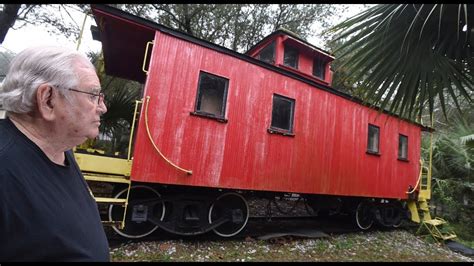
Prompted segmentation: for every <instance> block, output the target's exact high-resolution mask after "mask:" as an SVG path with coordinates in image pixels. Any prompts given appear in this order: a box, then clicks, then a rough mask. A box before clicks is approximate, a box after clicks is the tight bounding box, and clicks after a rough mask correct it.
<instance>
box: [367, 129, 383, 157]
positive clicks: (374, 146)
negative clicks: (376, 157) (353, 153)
mask: <svg viewBox="0 0 474 266" xmlns="http://www.w3.org/2000/svg"><path fill="white" fill-rule="evenodd" d="M379 138H380V128H379V127H378V126H374V125H371V124H369V137H368V141H367V152H368V153H372V154H379V151H380V150H379Z"/></svg>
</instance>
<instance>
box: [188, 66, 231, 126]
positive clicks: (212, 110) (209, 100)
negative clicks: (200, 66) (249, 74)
mask: <svg viewBox="0 0 474 266" xmlns="http://www.w3.org/2000/svg"><path fill="white" fill-rule="evenodd" d="M228 84H229V80H228V79H225V78H222V77H219V76H216V75H212V74H208V73H205V72H201V73H199V84H198V92H197V99H196V110H195V112H196V113H198V114H204V115H208V116H212V117H217V118H224V115H225V104H226V101H227V87H228Z"/></svg>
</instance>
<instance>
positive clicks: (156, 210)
mask: <svg viewBox="0 0 474 266" xmlns="http://www.w3.org/2000/svg"><path fill="white" fill-rule="evenodd" d="M126 196H127V189H126V188H125V189H123V190H121V191H119V192H118V193H117V194H116V195H115V198H125V197H126ZM160 198H161V196H160V194H159V193H158V192H157V191H156V190H154V189H153V188H151V187H148V186H142V185H138V186H132V187H131V188H130V195H129V198H128V207H127V213H126V216H125V227H124V228H123V229H120V228H118V227H117V226H115V225H114V226H112V228H113V229H114V231H115V232H117V234H119V235H121V236H123V237H126V238H141V237H145V236H147V235H149V234H151V233H153V232H154V231H155V230H156V229H158V226H157V225H155V224H153V223H151V222H149V221H146V219H144V221H143V220H142V221H141V220H140V219H137V218H134V219H132V216H133V212H134V211H135V213H140V214H142V216H143V214H144V216H146V215H150V214H158V216H159V217H160V220H163V217H164V216H165V210H166V209H165V204H164V203H163V202H162V203H161V204H156V205H154V207H153V210H148V206H146V205H142V204H140V201H143V200H153V199H154V200H157V199H160ZM134 208H135V210H134ZM124 210H125V208H124V207H123V206H117V205H111V206H110V207H109V220H110V221H121V220H122V218H123V212H124ZM135 216H137V214H135Z"/></svg>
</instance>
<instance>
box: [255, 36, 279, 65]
mask: <svg viewBox="0 0 474 266" xmlns="http://www.w3.org/2000/svg"><path fill="white" fill-rule="evenodd" d="M258 58H259V59H260V60H262V61H265V62H267V63H270V64H273V63H275V41H273V42H272V43H271V44H269V45H268V46H267V47H265V48H263V49H262V51H261V52H260V54H259V56H258Z"/></svg>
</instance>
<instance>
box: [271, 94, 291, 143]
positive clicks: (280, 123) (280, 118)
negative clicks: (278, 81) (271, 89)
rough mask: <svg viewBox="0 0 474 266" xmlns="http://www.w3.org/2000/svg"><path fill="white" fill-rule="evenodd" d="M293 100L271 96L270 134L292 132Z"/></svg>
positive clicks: (275, 95)
mask: <svg viewBox="0 0 474 266" xmlns="http://www.w3.org/2000/svg"><path fill="white" fill-rule="evenodd" d="M294 110H295V100H294V99H290V98H287V97H284V96H281V95H277V94H273V109H272V124H271V126H270V129H269V131H270V133H289V134H290V135H291V133H292V132H293V116H294Z"/></svg>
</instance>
